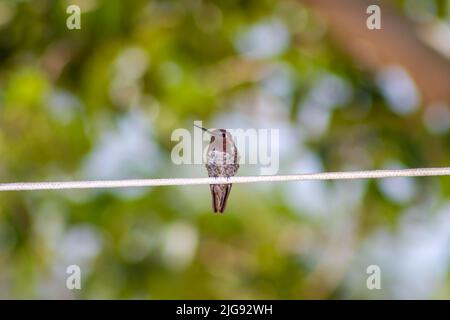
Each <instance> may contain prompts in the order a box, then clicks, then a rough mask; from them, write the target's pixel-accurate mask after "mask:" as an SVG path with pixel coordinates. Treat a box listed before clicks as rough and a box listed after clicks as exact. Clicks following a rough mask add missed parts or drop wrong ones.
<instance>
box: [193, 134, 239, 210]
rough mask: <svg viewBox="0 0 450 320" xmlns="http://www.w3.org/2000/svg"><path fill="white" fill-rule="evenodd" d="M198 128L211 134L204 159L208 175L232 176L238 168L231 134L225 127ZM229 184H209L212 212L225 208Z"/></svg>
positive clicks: (229, 188)
mask: <svg viewBox="0 0 450 320" xmlns="http://www.w3.org/2000/svg"><path fill="white" fill-rule="evenodd" d="M196 127H198V126H196ZM198 128H200V129H202V130H203V131H205V132H207V133H209V134H210V135H211V140H210V142H209V147H208V152H207V160H206V170H207V171H208V176H209V177H227V178H229V177H232V176H234V175H235V174H236V172H237V170H238V169H239V154H238V151H237V148H236V145H235V144H234V141H233V137H232V136H231V134H230V133H229V132H228V131H226V130H225V129H215V130H208V129H205V128H202V127H198ZM231 186H232V184H231V183H228V184H211V185H209V187H210V189H211V195H212V206H213V211H214V212H220V213H223V211H224V210H225V205H226V204H227V199H228V196H229V195H230V191H231Z"/></svg>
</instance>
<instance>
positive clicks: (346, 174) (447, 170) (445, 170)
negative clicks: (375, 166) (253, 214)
mask: <svg viewBox="0 0 450 320" xmlns="http://www.w3.org/2000/svg"><path fill="white" fill-rule="evenodd" d="M448 175H450V167H441V168H415V169H393V170H367V171H343V172H321V173H304V174H290V175H273V176H248V177H230V178H167V179H131V180H95V181H57V182H11V183H0V191H26V190H29V191H31V190H62V189H96V188H103V189H106V188H134V187H158V186H182V185H197V184H224V183H251V182H287V181H314V180H354V179H380V178H395V177H429V176H448Z"/></svg>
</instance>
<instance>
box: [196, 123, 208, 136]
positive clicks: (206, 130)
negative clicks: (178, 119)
mask: <svg viewBox="0 0 450 320" xmlns="http://www.w3.org/2000/svg"><path fill="white" fill-rule="evenodd" d="M194 127H197V128H200V129H202V130H203V131H205V132H208V133H209V134H212V133H211V131H209V130H208V129H205V128H203V127H200V126H198V125H196V124H194Z"/></svg>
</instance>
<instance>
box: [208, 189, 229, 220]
mask: <svg viewBox="0 0 450 320" xmlns="http://www.w3.org/2000/svg"><path fill="white" fill-rule="evenodd" d="M231 186H232V185H231V184H211V185H210V188H211V195H212V207H213V211H214V212H220V213H223V211H224V210H225V206H226V204H227V199H228V196H229V195H230V192H231Z"/></svg>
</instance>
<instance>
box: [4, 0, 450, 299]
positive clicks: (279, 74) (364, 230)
mask: <svg viewBox="0 0 450 320" xmlns="http://www.w3.org/2000/svg"><path fill="white" fill-rule="evenodd" d="M425 2H427V3H428V2H429V3H433V8H435V9H433V10H432V13H433V19H437V20H442V21H446V22H448V21H449V19H450V17H449V8H448V5H447V6H446V3H447V2H446V1H431V0H427V1H425ZM73 3H77V4H79V5H80V7H81V8H82V11H83V13H82V16H81V25H82V28H81V30H68V29H67V28H66V19H67V17H68V14H67V13H66V8H67V6H68V5H69V4H73ZM405 3H407V1H397V2H396V3H395V5H396V6H397V9H398V11H399V13H400V14H402V15H405V13H404V12H403V11H404V10H405ZM419 9H420V10H427V8H423V9H421V8H419ZM274 33H275V35H274ZM260 37H262V39H261V38H260ZM265 37H266V38H265ZM340 48H341V47H340V46H339V44H337V43H335V42H334V41H333V39H331V38H330V36H329V34H328V32H327V26H326V22H325V21H324V20H323V19H322V18H320V17H319V16H316V15H315V14H314V13H313V12H311V11H310V10H309V9H308V8H307V7H306V6H304V5H303V4H302V2H301V1H271V0H263V1H256V0H253V1H237V0H231V1H162V0H161V1H143V0H142V1H141V0H132V1H120V0H109V1H106V0H79V1H61V0H59V1H56V0H55V1H50V0H48V1H46V0H36V1H12V0H0V154H1V161H0V180H1V181H4V182H15V181H42V180H68V179H85V178H117V179H118V178H142V177H178V176H197V175H198V174H202V175H206V171H205V170H204V169H203V168H191V167H189V166H184V167H177V166H174V165H173V164H172V163H171V160H170V152H171V148H172V147H173V145H174V143H173V142H172V141H171V139H170V137H171V133H172V131H173V130H174V129H176V128H188V129H189V130H190V128H191V127H192V121H193V120H196V119H201V120H203V121H204V123H205V124H206V125H208V126H212V125H214V124H216V123H226V125H228V126H229V127H236V126H240V125H242V123H245V124H250V125H255V126H261V127H264V126H266V125H268V126H271V127H276V128H280V130H281V135H282V137H283V139H285V138H286V139H285V140H284V144H285V148H284V149H283V150H285V152H284V153H282V154H281V155H280V157H281V167H280V173H291V172H292V173H293V172H295V171H301V170H303V168H304V167H302V165H303V164H304V162H303V159H312V160H311V161H309V162H308V163H311V162H312V168H319V169H321V170H348V169H370V168H382V167H386V166H391V165H395V166H398V165H401V166H405V167H429V166H446V165H448V163H450V159H449V150H450V144H449V141H450V140H449V139H448V137H449V136H448V132H447V130H443V131H442V132H439V134H436V133H435V132H432V131H431V132H430V130H428V129H427V127H426V126H425V125H424V120H423V119H424V112H425V111H424V109H423V108H422V107H421V106H420V105H419V106H418V108H417V109H414V110H413V111H412V112H408V113H407V114H401V113H400V114H399V113H398V112H396V110H395V108H392V106H390V105H389V101H387V100H386V97H385V95H384V94H383V92H382V90H381V89H380V87H379V86H378V85H377V82H376V79H375V77H374V75H371V74H368V73H367V72H366V71H364V70H363V69H361V68H360V67H359V66H358V65H357V64H356V63H355V62H354V61H352V60H351V59H350V58H349V57H348V56H347V55H346V53H344V52H342V51H341V49H340ZM280 79H281V80H280ZM324 79H325V80H324ZM271 81H272V82H271ZM320 85H322V87H320ZM323 88H325V91H323V90H324V89H323ZM314 90H316V91H314ZM321 90H322V91H321ZM330 90H331V91H332V93H333V92H334V93H335V95H331V96H330V97H331V98H329V99H332V101H331V102H329V103H330V106H329V108H328V109H320V108H318V109H311V106H309V107H308V101H309V104H310V105H311V104H312V105H315V104H317V101H319V102H320V101H322V100H321V98H322V97H323V95H324V92H325V102H326V101H327V100H326V99H327V97H326V95H327V93H328V92H330ZM333 90H334V91H333ZM314 92H316V93H314ZM342 92H344V93H343V94H344V96H343V97H341V95H340V94H341V93H342ZM308 97H309V98H310V100H308ZM339 97H341V98H342V99H341V100H339V99H338V98H339ZM311 99H312V100H311ZM317 99H318V100H317ZM261 101H263V102H261ZM311 101H312V102H311ZM339 101H341V102H339ZM314 110H319V111H317V112H318V113H316V111H314ZM233 119H238V120H237V122H233ZM308 124H309V126H308ZM136 141H137V142H136ZM96 159H97V160H96ZM98 159H100V160H98ZM249 170H250V169H249ZM305 170H308V168H306V167H305ZM245 172H249V171H245V169H243V171H242V172H241V173H240V174H244V173H245ZM449 186H450V181H449V180H448V179H447V178H432V179H431V178H423V179H422V178H421V179H418V180H410V179H405V180H401V182H399V183H394V184H389V182H387V183H386V184H383V183H382V182H375V181H364V182H355V183H353V182H352V183H350V182H348V183H346V182H343V183H318V184H307V183H305V184H304V187H299V186H298V185H297V184H293V183H292V184H286V185H281V184H274V185H270V186H269V185H264V186H259V185H239V186H234V187H233V192H232V193H231V196H230V199H229V204H228V208H227V211H226V213H225V214H224V215H223V216H217V215H213V214H211V213H210V210H211V209H210V201H211V199H210V191H209V189H208V187H207V186H195V187H188V188H186V187H161V188H153V189H148V190H138V191H136V190H134V191H133V190H132V191H126V190H118V191H106V190H81V191H80V190H78V191H61V192H53V191H46V192H21V193H12V192H3V193H0V297H1V298H84V299H88V298H127V299H128V298H163V299H169V298H184V299H197V298H223V299H238V298H250V299H254V298H262V299H265V298H287V299H299V298H379V297H383V298H391V297H405V296H407V294H405V293H402V292H404V291H402V290H405V291H408V289H406V288H409V287H408V281H406V280H405V279H404V277H402V276H400V275H399V273H402V272H404V273H406V274H408V272H415V269H414V268H413V267H412V269H408V266H409V265H403V264H402V263H403V262H404V261H410V262H411V264H412V265H413V266H414V265H415V263H416V262H417V261H421V260H423V259H425V260H426V261H430V263H429V264H427V265H426V266H424V267H423V269H419V271H418V272H423V274H419V275H411V277H418V278H420V279H423V281H424V283H423V289H421V290H418V291H417V293H416V296H414V295H413V297H421V298H423V297H425V298H431V297H435V298H436V297H437V298H448V297H450V281H449V277H448V274H449V272H448V271H449V260H448V259H449V257H448V244H449V239H450V234H449V230H450V228H449V224H448V222H449V221H450V220H449V219H448V212H447V211H445V210H444V209H443V208H445V205H446V202H445V201H446V198H447V197H448V195H449V193H450V187H449ZM299 188H301V189H299ZM297 192H298V193H299V194H302V195H303V196H296V193H297ZM397 192H398V193H399V195H398V194H396V193H397ZM308 198H309V199H308ZM304 203H306V204H304ZM442 210H444V211H442ZM411 212H414V214H411ZM441 212H444V213H441ZM411 217H412V218H411ZM443 217H444V218H445V217H447V218H445V219H446V220H444V218H443ZM411 219H412V221H413V222H414V221H416V220H417V221H420V222H421V223H420V224H418V225H415V224H413V225H412V226H411V221H410V220H411ZM414 226H415V227H414ZM439 228H441V229H439ZM442 228H443V229H442ZM411 230H412V231H411ZM414 230H415V231H414ZM419 231H420V232H421V233H420V232H419ZM410 232H413V233H410ZM414 232H418V234H415V233H414ZM439 232H441V233H439ZM424 234H425V235H430V237H431V236H432V235H437V234H441V235H442V236H441V238H439V239H440V240H436V241H435V242H433V241H434V240H430V239H431V238H427V237H425V238H423V236H424ZM416 236H417V238H416ZM380 237H381V238H382V239H388V240H387V241H385V242H383V241H381V240H380ZM412 239H424V241H425V243H431V244H430V247H429V248H428V247H427V248H425V249H423V250H424V252H429V251H428V250H431V251H433V250H434V251H433V252H437V253H436V255H432V256H431V257H430V256H427V255H426V254H425V255H420V252H416V250H415V249H414V248H415V246H416V245H417V244H416V243H415V242H414V241H413V240H412ZM433 239H434V238H433ZM427 241H428V242H427ZM380 247H381V249H379V248H380ZM442 248H444V249H442ZM439 250H441V251H442V250H443V252H441V251H439ZM439 252H440V253H441V255H439V254H438V253H439ZM415 253H417V256H415V255H414V254H415ZM445 254H446V255H447V257H446V259H447V260H445V259H444V258H441V257H442V256H445ZM410 255H411V257H412V258H411V259H410V260H408V259H405V256H406V257H410ZM423 257H425V258H423ZM70 264H77V265H80V266H81V268H82V276H83V278H82V279H83V281H82V289H81V290H79V291H78V290H75V291H69V290H67V289H66V286H65V281H66V278H67V276H68V275H67V274H66V273H65V271H66V267H67V266H68V265H70ZM370 264H378V265H380V266H381V268H382V270H385V271H383V272H386V273H385V274H386V278H384V279H390V280H389V283H388V282H386V283H383V290H381V291H376V290H375V291H369V290H367V289H366V287H365V279H366V276H367V275H366V267H367V265H370ZM410 267H411V266H410ZM408 270H409V271H408ZM410 270H413V271H410ZM435 270H440V271H439V273H438V275H439V277H438V276H436V277H437V278H436V277H434V278H433V277H432V276H431V278H427V277H426V276H427V275H429V274H430V273H432V274H434V272H435ZM421 275H425V276H423V277H421ZM442 277H443V278H442ZM442 279H444V281H443V282H442V281H441V280H442ZM386 281H388V280H386ZM405 281H406V282H405ZM405 283H406V284H405ZM415 283H416V282H415ZM436 283H439V286H437V285H436V286H435V284H436ZM403 285H404V286H405V287H404V289H401V288H400V289H399V287H401V286H403ZM426 285H429V286H430V287H426ZM417 286H418V287H420V288H422V283H421V282H420V281H419V284H418V285H417ZM399 292H400V293H399ZM402 294H403V295H402Z"/></svg>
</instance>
